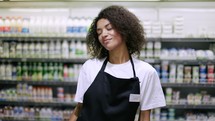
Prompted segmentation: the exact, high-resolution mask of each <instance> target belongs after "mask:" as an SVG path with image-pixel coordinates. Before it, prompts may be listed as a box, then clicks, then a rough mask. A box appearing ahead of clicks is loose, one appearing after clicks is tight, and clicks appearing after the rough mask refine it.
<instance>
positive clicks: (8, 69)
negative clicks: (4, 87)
mask: <svg viewBox="0 0 215 121" xmlns="http://www.w3.org/2000/svg"><path fill="white" fill-rule="evenodd" d="M5 74H6V75H5V76H6V79H8V80H12V65H11V64H10V63H8V64H7V65H6V68H5Z"/></svg>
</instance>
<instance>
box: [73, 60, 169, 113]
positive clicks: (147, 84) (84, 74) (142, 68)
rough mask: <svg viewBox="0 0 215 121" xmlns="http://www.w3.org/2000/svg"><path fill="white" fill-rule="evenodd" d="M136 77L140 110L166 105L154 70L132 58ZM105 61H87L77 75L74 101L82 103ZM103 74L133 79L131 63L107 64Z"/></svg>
mask: <svg viewBox="0 0 215 121" xmlns="http://www.w3.org/2000/svg"><path fill="white" fill-rule="evenodd" d="M132 59H133V62H134V68H135V72H136V76H137V77H138V78H139V81H140V109H141V110H148V109H153V108H157V107H163V106H165V105H166V102H165V98H164V93H163V90H162V87H161V84H160V79H159V76H158V74H157V72H156V70H155V69H154V68H153V67H152V66H151V65H150V64H148V63H146V62H144V61H142V60H139V59H136V58H134V57H132ZM104 60H105V59H101V60H99V59H89V60H87V61H86V62H85V63H84V64H83V66H82V68H81V70H80V73H79V78H78V85H77V90H76V95H75V101H76V102H80V103H83V96H84V93H85V92H86V90H87V89H88V88H89V86H90V85H91V84H92V82H93V81H94V79H95V77H96V76H97V74H98V72H99V71H100V69H101V67H102V64H103V62H104ZM105 72H107V73H109V74H111V75H112V76H115V77H118V78H131V77H134V74H133V69H132V65H131V61H130V60H129V61H127V62H125V63H122V64H111V63H110V62H108V63H107V65H106V67H105Z"/></svg>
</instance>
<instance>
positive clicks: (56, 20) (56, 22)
mask: <svg viewBox="0 0 215 121" xmlns="http://www.w3.org/2000/svg"><path fill="white" fill-rule="evenodd" d="M60 20H61V19H60V17H56V16H55V17H54V25H55V26H54V34H55V35H56V36H60V31H61V30H60V27H61V23H60V22H61V21H60Z"/></svg>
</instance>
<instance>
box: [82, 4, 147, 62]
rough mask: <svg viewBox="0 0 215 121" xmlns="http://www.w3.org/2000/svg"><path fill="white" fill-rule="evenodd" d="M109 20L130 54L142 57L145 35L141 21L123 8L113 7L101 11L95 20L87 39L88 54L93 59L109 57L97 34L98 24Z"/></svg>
mask: <svg viewBox="0 0 215 121" xmlns="http://www.w3.org/2000/svg"><path fill="white" fill-rule="evenodd" d="M102 18H104V19H107V20H109V21H110V23H111V25H112V26H113V27H114V28H115V29H116V31H118V32H119V33H120V34H121V36H122V37H123V40H124V41H125V42H126V45H127V48H128V51H129V54H130V55H132V54H136V55H138V56H139V55H140V51H141V49H142V47H143V45H144V44H145V35H144V30H143V26H142V25H141V23H140V20H139V19H138V18H137V17H136V16H135V15H134V14H133V13H131V12H130V11H129V10H127V9H126V8H124V7H123V6H117V5H112V6H109V7H107V8H104V9H102V10H101V11H100V13H99V14H98V16H97V17H96V18H95V19H94V20H93V22H92V24H91V26H90V29H89V32H88V34H87V37H86V41H87V48H88V52H89V53H90V55H91V56H92V57H96V58H99V59H101V58H104V57H106V56H108V50H106V49H105V48H104V47H103V46H102V45H101V43H100V42H99V40H98V34H97V32H96V29H97V22H98V20H100V19H102Z"/></svg>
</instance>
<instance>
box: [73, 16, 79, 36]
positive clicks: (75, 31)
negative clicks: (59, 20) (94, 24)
mask: <svg viewBox="0 0 215 121" xmlns="http://www.w3.org/2000/svg"><path fill="white" fill-rule="evenodd" d="M79 22H80V21H79V19H78V18H73V36H74V37H80V23H79Z"/></svg>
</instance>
